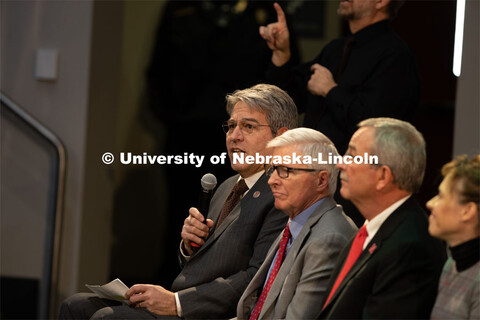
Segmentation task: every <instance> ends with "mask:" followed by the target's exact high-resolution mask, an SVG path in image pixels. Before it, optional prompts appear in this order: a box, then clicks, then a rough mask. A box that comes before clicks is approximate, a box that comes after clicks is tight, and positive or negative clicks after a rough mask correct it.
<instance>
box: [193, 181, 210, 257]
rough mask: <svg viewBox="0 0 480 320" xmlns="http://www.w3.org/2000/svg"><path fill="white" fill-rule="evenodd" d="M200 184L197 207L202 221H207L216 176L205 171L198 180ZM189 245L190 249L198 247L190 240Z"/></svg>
mask: <svg viewBox="0 0 480 320" xmlns="http://www.w3.org/2000/svg"><path fill="white" fill-rule="evenodd" d="M200 184H201V185H202V190H201V191H200V196H199V199H198V208H197V209H198V211H200V213H201V214H203V215H204V217H205V220H204V221H203V222H204V223H207V216H206V215H207V214H208V207H209V206H210V200H211V199H212V195H213V189H214V188H215V186H216V185H217V178H215V176H214V175H213V174H211V173H207V174H205V175H204V176H203V177H202V179H201V180H200ZM190 245H191V246H192V247H193V248H192V249H195V248H199V247H200V246H199V245H198V244H196V243H195V242H193V241H191V242H190Z"/></svg>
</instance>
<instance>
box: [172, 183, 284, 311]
mask: <svg viewBox="0 0 480 320" xmlns="http://www.w3.org/2000/svg"><path fill="white" fill-rule="evenodd" d="M237 180H238V175H236V176H233V177H231V178H229V179H227V180H226V181H225V182H224V183H222V184H221V185H220V186H219V187H218V190H217V191H216V192H215V194H214V196H213V198H212V201H211V202H210V210H209V212H208V217H209V218H210V219H212V220H213V221H215V222H216V221H217V219H218V217H219V215H220V211H221V209H222V207H223V204H224V202H225V200H226V198H227V196H228V195H229V193H230V192H231V190H232V188H233V186H234V185H235V183H236V182H237ZM267 181H268V178H267V177H266V176H265V175H262V176H261V177H260V179H259V180H258V181H257V183H256V184H255V185H254V186H253V187H252V188H251V189H250V190H249V191H248V192H247V194H246V195H245V196H244V198H243V199H242V200H241V201H240V203H239V204H238V205H237V206H236V207H235V208H234V209H233V210H232V212H230V214H229V215H228V216H227V218H226V219H225V220H224V221H223V222H222V224H221V225H220V227H219V228H218V229H217V230H215V231H212V233H211V234H210V236H209V238H208V239H207V241H206V242H205V244H204V245H203V246H202V247H200V249H199V250H198V251H197V252H196V253H195V254H194V255H192V256H191V258H190V259H189V260H188V261H185V259H184V258H183V256H182V255H181V254H179V259H180V261H181V265H183V269H182V271H181V272H180V274H179V275H178V276H177V278H176V279H175V281H174V282H173V285H172V291H174V292H178V296H179V300H180V304H181V306H182V312H183V317H185V318H195V319H199V318H209V319H212V318H231V317H234V316H235V311H236V306H237V303H238V299H239V298H240V296H241V295H242V293H243V291H244V290H245V288H246V287H247V285H248V283H249V282H250V280H251V279H252V278H253V276H254V275H255V273H256V272H257V270H258V268H259V267H260V265H261V264H262V262H263V260H264V259H265V256H266V255H267V252H268V249H269V248H270V246H271V245H272V243H273V241H274V240H275V238H276V237H277V235H278V234H279V233H280V232H281V231H282V229H283V228H284V226H285V224H286V222H287V216H286V215H285V214H284V213H283V212H281V211H278V210H276V209H275V207H274V206H273V202H274V198H273V195H272V191H271V190H270V187H269V185H268V184H267Z"/></svg>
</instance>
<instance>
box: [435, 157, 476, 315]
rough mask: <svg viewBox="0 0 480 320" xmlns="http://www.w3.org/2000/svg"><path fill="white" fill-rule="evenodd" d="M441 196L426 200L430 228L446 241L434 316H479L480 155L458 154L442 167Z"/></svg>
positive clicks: (439, 189) (439, 194)
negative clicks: (449, 254) (444, 260)
mask: <svg viewBox="0 0 480 320" xmlns="http://www.w3.org/2000/svg"><path fill="white" fill-rule="evenodd" d="M442 175H443V177H444V179H443V181H442V183H441V184H440V187H439V188H438V195H437V196H435V197H434V198H432V199H431V200H430V201H428V202H427V208H428V209H429V210H430V211H431V212H432V213H431V215H430V218H429V222H430V224H429V227H428V231H429V232H430V234H431V235H432V236H434V237H437V238H440V239H442V240H445V241H446V242H447V244H448V247H449V251H450V253H451V256H450V257H449V258H448V260H447V262H446V263H445V266H444V268H443V272H442V276H441V278H440V285H439V288H438V296H437V300H436V302H435V306H434V307H433V310H432V315H431V318H432V319H480V238H479V237H480V225H479V211H478V208H479V203H480V155H477V156H475V157H473V158H472V159H468V157H467V156H459V157H457V158H455V159H454V160H453V161H451V162H449V163H447V164H446V165H444V166H443V168H442Z"/></svg>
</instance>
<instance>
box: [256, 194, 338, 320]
mask: <svg viewBox="0 0 480 320" xmlns="http://www.w3.org/2000/svg"><path fill="white" fill-rule="evenodd" d="M335 206H336V202H335V201H334V200H333V199H332V198H330V197H327V198H325V199H324V200H323V202H322V203H321V204H320V205H319V206H318V207H317V208H316V209H315V211H314V212H313V213H312V215H311V216H310V217H309V218H308V220H307V222H305V224H304V225H303V227H302V230H301V231H300V233H299V234H298V236H297V238H296V239H295V241H294V242H293V244H292V246H291V247H290V249H289V251H288V254H287V256H286V257H285V260H284V261H283V263H282V266H281V267H280V270H279V272H278V274H277V276H276V277H275V281H274V283H273V285H272V287H271V288H270V291H269V293H268V296H267V298H266V299H265V303H264V304H263V308H262V312H261V313H260V315H259V319H260V318H262V315H263V314H265V313H266V312H267V311H268V309H269V308H271V307H273V306H275V301H276V300H277V298H278V296H279V295H280V294H281V292H282V289H283V284H284V283H285V280H286V278H287V276H288V274H289V273H290V269H291V267H292V266H293V265H294V263H295V260H296V259H297V256H298V254H299V252H300V250H301V249H302V248H303V245H304V244H305V241H306V240H307V239H308V235H309V234H310V231H311V229H312V227H313V226H314V225H315V224H317V223H318V221H319V220H320V219H321V218H322V216H323V215H324V214H325V212H327V211H328V210H331V209H333V208H334V207H335ZM282 234H283V232H282ZM282 234H280V237H279V238H278V239H277V240H278V243H277V242H276V244H277V245H276V249H275V251H274V252H273V255H274V256H275V254H276V253H277V250H278V245H279V242H280V238H281V237H282ZM272 261H273V258H272V259H271V261H270V263H269V264H268V266H267V272H268V268H270V264H271V263H272ZM264 264H265V263H264ZM265 277H266V275H265V276H264V277H263V279H264V280H265Z"/></svg>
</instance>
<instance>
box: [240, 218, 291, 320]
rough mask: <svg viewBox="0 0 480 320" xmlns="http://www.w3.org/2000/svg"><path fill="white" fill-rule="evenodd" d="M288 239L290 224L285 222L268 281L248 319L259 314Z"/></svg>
mask: <svg viewBox="0 0 480 320" xmlns="http://www.w3.org/2000/svg"><path fill="white" fill-rule="evenodd" d="M288 239H290V224H287V226H286V227H285V230H284V231H283V236H282V240H280V245H279V247H278V253H277V258H276V259H275V264H274V265H273V268H272V272H270V276H269V277H268V281H267V283H266V284H265V286H264V287H263V291H262V294H261V295H260V298H259V299H258V301H257V304H255V308H253V311H252V314H251V315H250V319H249V320H256V319H257V318H258V316H259V315H260V312H261V311H262V307H263V303H264V302H265V299H266V298H267V295H268V292H269V291H270V288H271V287H272V284H273V281H274V280H275V277H276V276H277V273H278V270H279V269H280V266H281V265H282V262H283V259H284V258H285V249H286V247H287V243H288Z"/></svg>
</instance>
